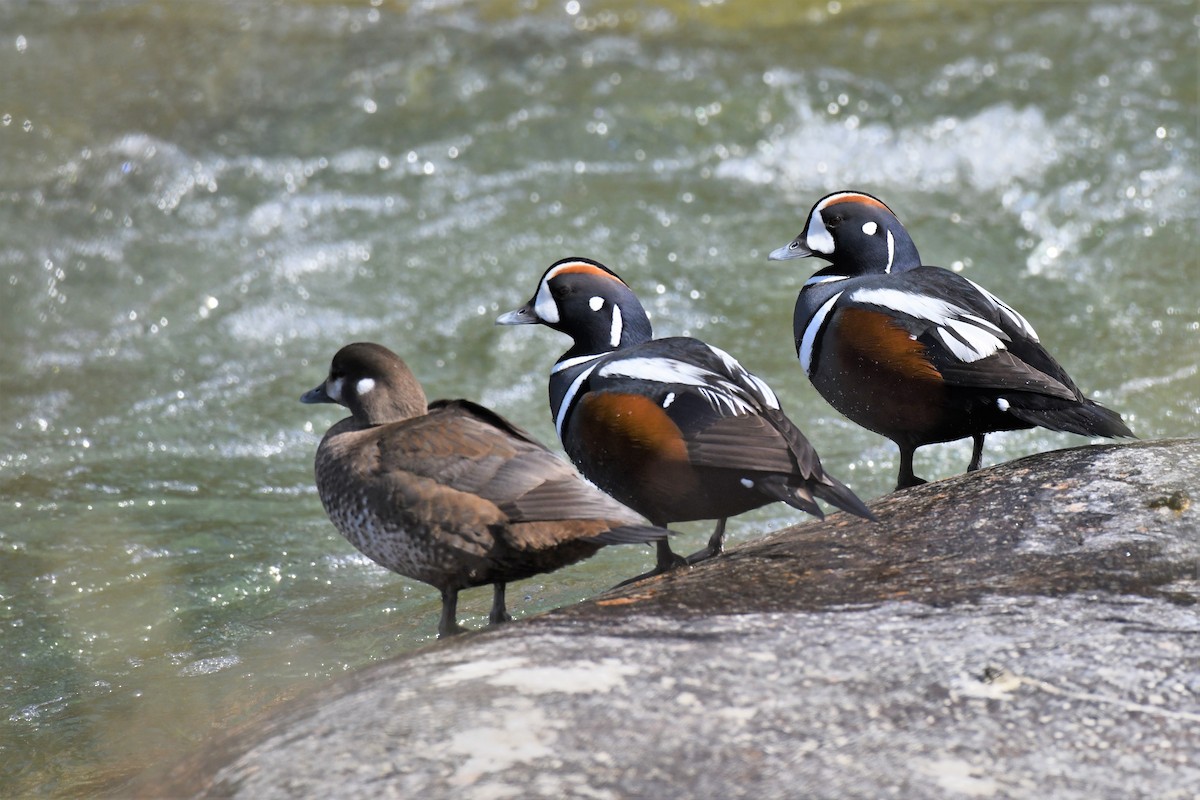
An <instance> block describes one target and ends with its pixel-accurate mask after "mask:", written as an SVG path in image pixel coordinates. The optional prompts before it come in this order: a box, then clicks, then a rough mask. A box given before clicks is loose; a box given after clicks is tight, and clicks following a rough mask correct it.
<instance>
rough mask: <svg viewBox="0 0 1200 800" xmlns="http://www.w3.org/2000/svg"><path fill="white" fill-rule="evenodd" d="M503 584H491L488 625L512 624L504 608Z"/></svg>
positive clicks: (501, 582)
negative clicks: (490, 609)
mask: <svg viewBox="0 0 1200 800" xmlns="http://www.w3.org/2000/svg"><path fill="white" fill-rule="evenodd" d="M504 588H505V585H504V582H503V581H496V582H495V583H493V584H492V611H491V613H490V614H488V625H503V624H504V623H505V622H512V617H511V616H509V614H508V611H506V610H505V608H504Z"/></svg>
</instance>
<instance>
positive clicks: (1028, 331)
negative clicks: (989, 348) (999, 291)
mask: <svg viewBox="0 0 1200 800" xmlns="http://www.w3.org/2000/svg"><path fill="white" fill-rule="evenodd" d="M965 280H966V281H967V283H969V284H971V285H972V286H974V287H975V289H976V290H977V291H978V292H979V293H980V294H981V295H983V296H984V297H986V298H987V300H988V302H990V303H991V304H992V305H994V306H995V307H996V308H998V309H1000V312H1001V313H1002V314H1004V316H1006V317H1008V318H1009V319H1010V320H1012V323H1013V324H1014V325H1016V326H1017V328H1018V329H1020V330H1021V331H1022V332H1024V333H1025V335H1026V336H1028V337H1029V338H1030V339H1033V340H1034V341H1035V342H1037V341H1040V340H1039V339H1038V335H1037V331H1035V330H1034V329H1033V326H1032V325H1030V324H1029V320H1027V319H1025V318H1024V317H1023V316H1021V315H1020V314H1019V313H1018V312H1017V310H1016V309H1015V308H1013V307H1012V306H1010V305H1009V304H1008V303H1006V302H1004V301H1003V300H1001V299H1000V298H999V297H996V295H994V294H992V293H991V292H989V291H988V290H987V289H985V288H983V287H982V286H980V285H979V284H978V283H976V282H975V281H973V280H971V279H970V278H965Z"/></svg>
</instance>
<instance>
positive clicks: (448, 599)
mask: <svg viewBox="0 0 1200 800" xmlns="http://www.w3.org/2000/svg"><path fill="white" fill-rule="evenodd" d="M457 616H458V589H442V618H441V619H440V620H438V638H439V639H445V638H446V637H447V636H453V635H455V634H456V633H465V632H466V630H467V629H466V628H464V627H462V626H461V625H459V624H458V619H457Z"/></svg>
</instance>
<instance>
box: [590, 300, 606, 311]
mask: <svg viewBox="0 0 1200 800" xmlns="http://www.w3.org/2000/svg"><path fill="white" fill-rule="evenodd" d="M588 305H589V306H590V307H591V309H592V311H599V310H600V309H602V308H604V298H603V297H593V298H592V299H591V300H588Z"/></svg>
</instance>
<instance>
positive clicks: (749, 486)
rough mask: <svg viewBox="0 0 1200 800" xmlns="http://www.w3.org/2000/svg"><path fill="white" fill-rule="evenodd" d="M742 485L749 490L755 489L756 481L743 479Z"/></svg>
mask: <svg viewBox="0 0 1200 800" xmlns="http://www.w3.org/2000/svg"><path fill="white" fill-rule="evenodd" d="M741 484H742V486H745V487H746V488H747V489H753V488H754V481H752V480H750V479H749V478H742V480H741Z"/></svg>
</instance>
